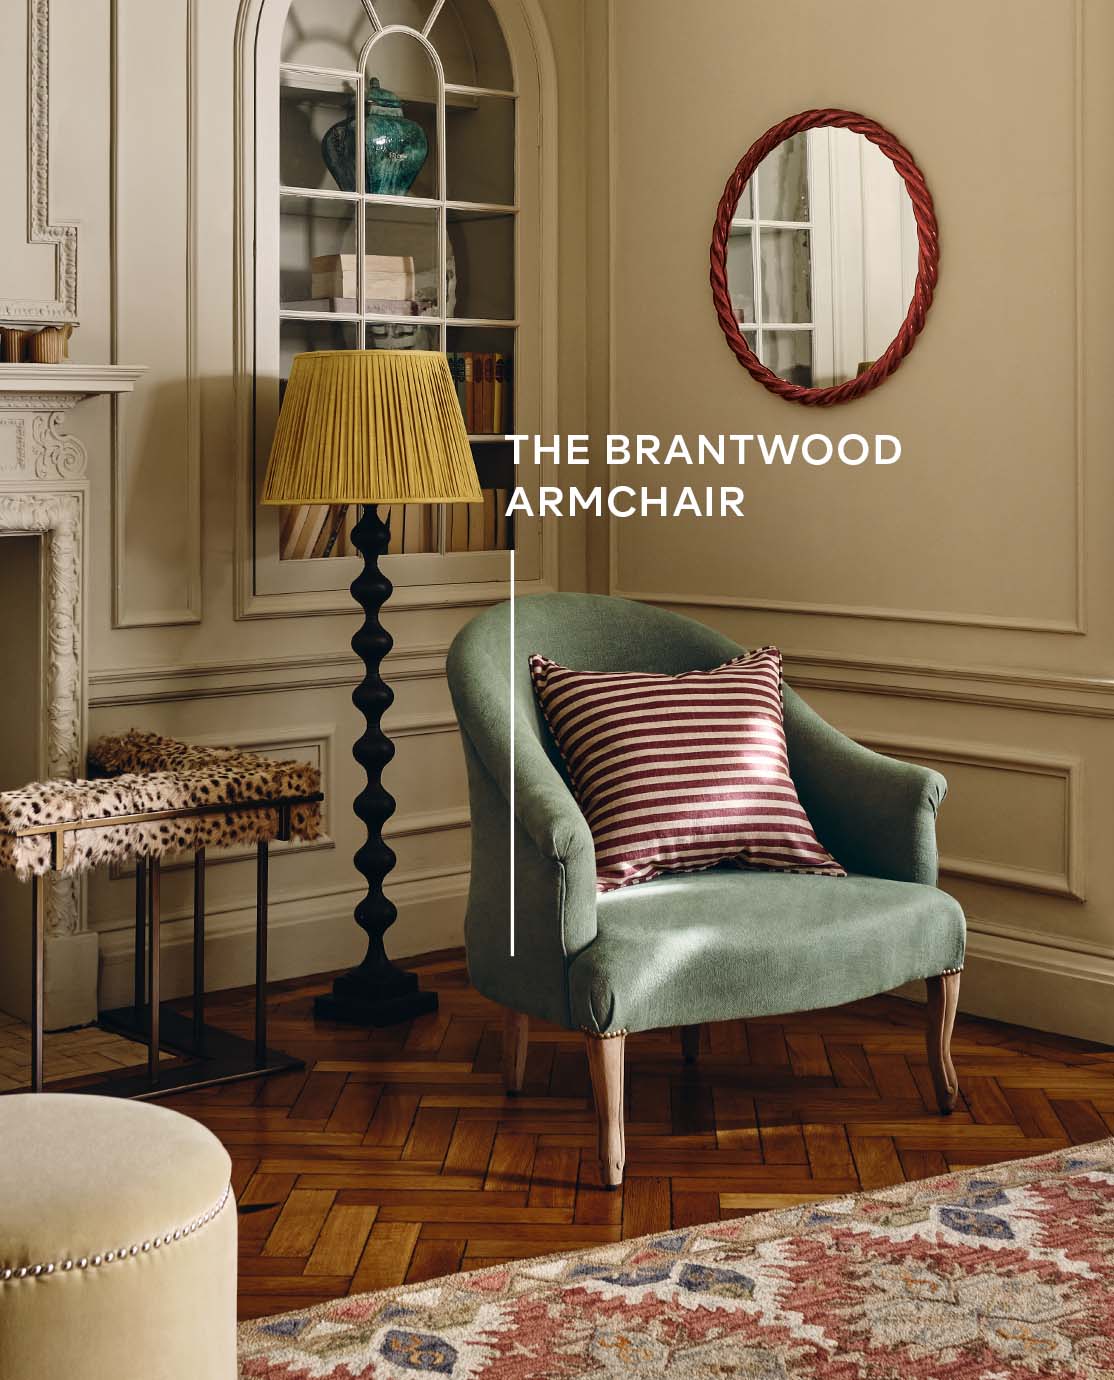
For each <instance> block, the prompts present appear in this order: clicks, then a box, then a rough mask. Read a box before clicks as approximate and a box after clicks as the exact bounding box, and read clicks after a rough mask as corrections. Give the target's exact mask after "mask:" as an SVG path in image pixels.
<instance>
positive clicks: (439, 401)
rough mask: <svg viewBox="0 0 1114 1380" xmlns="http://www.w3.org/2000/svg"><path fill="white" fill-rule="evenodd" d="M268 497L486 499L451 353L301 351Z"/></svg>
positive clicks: (275, 445) (266, 486)
mask: <svg viewBox="0 0 1114 1380" xmlns="http://www.w3.org/2000/svg"><path fill="white" fill-rule="evenodd" d="M263 502H264V503H482V502H483V494H482V492H481V490H480V481H479V477H478V476H477V474H476V465H475V462H474V461H473V459H472V449H471V447H470V446H469V444H468V433H467V432H466V431H465V428H464V419H463V417H462V416H461V413H460V403H459V402H458V400H457V395H456V388H455V386H454V384H453V378H452V374H451V373H450V372H449V362H448V360H447V359H446V358H445V356H444V355H443V354H438V353H436V352H434V351H432V350H318V351H315V352H314V353H312V354H304V355H295V356H294V363H293V366H292V367H291V370H290V381H289V382H288V383H287V385H286V395H285V397H284V398H283V401H282V410H281V411H280V413H279V419H278V425H277V427H276V428H275V439H274V441H273V442H272V445H271V458H270V460H269V462H268V464H267V477H266V479H265V480H264V481H263Z"/></svg>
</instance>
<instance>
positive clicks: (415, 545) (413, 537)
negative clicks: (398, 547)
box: [402, 503, 433, 556]
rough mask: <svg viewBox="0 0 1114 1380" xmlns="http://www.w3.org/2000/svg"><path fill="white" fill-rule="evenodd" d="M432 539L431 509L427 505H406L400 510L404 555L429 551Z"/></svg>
mask: <svg viewBox="0 0 1114 1380" xmlns="http://www.w3.org/2000/svg"><path fill="white" fill-rule="evenodd" d="M432 537H433V508H432V506H431V505H430V504H428V503H406V504H404V505H403V509H402V550H403V554H404V555H407V556H409V555H412V554H414V553H417V552H422V551H429V550H430V549H431V547H432Z"/></svg>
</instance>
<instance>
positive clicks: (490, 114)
mask: <svg viewBox="0 0 1114 1380" xmlns="http://www.w3.org/2000/svg"><path fill="white" fill-rule="evenodd" d="M501 7H502V8H506V0H491V2H489V0H289V3H288V2H287V0H262V9H261V18H260V21H259V39H260V41H259V43H258V44H257V48H256V59H255V74H254V75H255V90H254V97H255V99H254V106H255V125H254V130H253V146H254V193H255V194H254V214H253V225H252V235H253V242H254V254H253V263H254V369H253V383H254V398H253V406H252V417H251V425H252V433H253V434H252V451H253V453H254V485H253V491H252V498H251V509H252V514H251V519H252V561H251V566H252V577H251V590H250V591H249V592H250V594H251V595H252V596H253V597H254V598H256V599H258V598H259V597H262V598H263V599H264V601H266V602H268V603H269V602H270V596H291V598H294V597H295V596H299V595H300V596H303V600H302V601H301V602H302V603H303V606H304V607H305V608H306V609H307V610H309V609H313V608H320V609H325V608H327V607H328V606H329V599H328V597H327V596H328V593H329V592H330V591H337V590H342V589H345V588H346V587H347V585H348V583H349V582H350V580H351V579H352V576H353V574H354V572H355V569H356V568H357V566H358V561H357V559H356V557H355V553H354V551H353V549H352V547H351V545H350V541H349V533H350V530H351V526H352V523H353V521H354V520H355V513H354V512H351V513H349V512H345V511H343V510H341V509H335V510H329V509H324V508H307V509H277V510H273V509H267V508H262V507H260V506H259V505H258V504H257V503H256V502H255V493H256V492H257V490H258V485H259V482H260V480H261V477H262V473H263V470H264V468H265V465H266V458H267V452H268V450H269V447H270V440H271V435H272V433H273V429H274V422H275V418H276V416H277V413H278V407H279V404H280V401H281V396H282V390H283V387H284V384H285V380H286V378H287V376H288V374H289V369H290V363H291V360H292V359H293V357H294V355H295V354H298V353H299V352H301V351H305V350H321V349H330V350H332V349H359V348H363V349H408V348H414V349H439V350H443V351H445V352H446V353H447V354H448V356H449V361H450V365H451V367H452V369H453V373H454V376H455V377H456V378H457V386H458V393H459V395H460V399H461V406H462V410H463V411H464V413H465V418H466V421H467V424H468V430H469V433H470V435H471V437H472V446H473V454H474V456H475V458H476V465H477V469H478V471H479V475H480V482H481V484H482V486H483V488H484V492H485V500H486V501H485V504H484V507H483V509H482V510H481V509H480V508H479V506H478V505H458V506H447V507H442V508H429V507H425V508H421V507H418V506H413V507H408V508H405V509H396V510H393V511H392V512H391V514H390V516H391V525H392V545H391V553H392V557H393V559H391V558H388V564H387V566H386V569H387V573H388V574H389V576H390V578H391V580H392V581H393V582H394V583H395V585H396V586H397V587H399V592H400V596H401V599H402V602H404V603H405V602H414V601H417V600H416V599H415V597H414V596H416V594H417V591H414V596H412V598H411V600H407V598H406V591H407V588H408V587H414V586H442V587H445V586H466V587H469V588H471V587H475V586H477V585H482V584H491V583H492V582H497V581H500V580H505V579H506V578H507V574H508V558H507V555H506V552H507V551H508V550H509V549H510V548H511V547H512V545H513V546H515V547H516V548H517V550H518V551H519V553H520V557H519V572H520V574H522V575H524V576H525V577H526V578H530V577H531V575H533V576H536V575H537V574H538V573H539V571H538V567H539V559H540V553H539V549H538V543H539V534H538V533H537V531H536V525H535V524H525V523H520V524H519V525H518V530H517V531H516V530H515V528H514V524H513V522H512V521H509V520H507V519H506V518H504V516H503V511H504V509H505V506H506V499H507V496H508V494H509V491H510V490H511V489H512V488H513V487H514V484H515V473H514V467H513V463H512V455H511V447H510V444H509V443H508V442H507V441H506V440H505V439H504V438H505V436H506V434H507V433H511V432H515V431H519V432H522V431H525V432H534V431H537V430H539V429H540V423H541V420H542V417H541V408H540V400H541V396H542V392H543V389H542V386H541V380H540V355H541V349H540V330H539V324H540V319H541V297H542V290H541V254H540V230H541V222H540V191H541V189H540V181H541V173H540V163H539V160H538V159H537V157H532V158H529V159H527V158H525V157H524V156H523V151H524V150H531V151H534V150H537V148H538V146H539V144H540V125H541V121H540V85H539V79H538V71H537V66H536V64H535V63H531V62H526V63H524V62H522V61H521V58H520V55H519V54H518V53H516V52H514V51H513V49H512V46H511V44H510V43H509V42H508V34H507V32H505V30H504V26H503V24H502V23H501V20H500V17H499V15H498V14H497V9H499V8H501ZM279 9H282V10H283V11H284V12H283V14H282V15H281V17H280V16H279V15H278V13H277V12H278V10H279ZM272 11H273V12H272ZM280 19H281V22H280ZM358 112H363V119H362V120H361V119H360V118H359V117H358ZM361 127H363V130H364V136H365V137H364V138H361V137H360V131H361ZM524 565H525V567H526V568H525V569H524V568H523V566H524ZM463 593H464V596H465V597H466V596H467V593H468V589H465V590H464V591H463ZM477 593H478V591H477ZM282 602H283V603H289V602H290V600H289V599H283V600H282ZM294 602H295V603H298V602H299V601H298V600H297V599H296V598H294ZM333 602H334V603H335V605H336V606H337V607H344V606H345V601H343V600H334V601H333ZM275 611H276V612H278V611H280V609H279V608H276V609H275ZM292 611H295V610H294V609H293V608H292Z"/></svg>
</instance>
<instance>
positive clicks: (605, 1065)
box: [585, 1031, 627, 1188]
mask: <svg viewBox="0 0 1114 1380" xmlns="http://www.w3.org/2000/svg"><path fill="white" fill-rule="evenodd" d="M585 1038H586V1040H587V1042H588V1071H589V1072H590V1073H591V1075H592V1093H593V1095H594V1096H595V1099H596V1122H597V1128H598V1129H597V1143H598V1146H599V1156H600V1182H601V1183H603V1184H604V1185H605V1186H606V1187H607V1188H618V1187H619V1185H620V1184H621V1183H622V1182H623V1166H624V1165H625V1164H626V1162H627V1140H626V1131H625V1129H624V1126H623V1118H624V1108H623V1066H624V1063H625V1054H626V1046H627V1036H626V1031H620V1032H618V1033H617V1034H615V1035H591V1034H588V1033H587V1032H585Z"/></svg>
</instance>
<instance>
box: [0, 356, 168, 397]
mask: <svg viewBox="0 0 1114 1380" xmlns="http://www.w3.org/2000/svg"><path fill="white" fill-rule="evenodd" d="M143 373H144V369H143V368H142V367H138V368H137V367H134V366H132V365H130V364H0V393H41V394H43V396H44V397H46V396H50V395H52V394H58V393H61V394H65V395H68V394H71V393H77V394H80V395H81V396H82V397H83V398H89V397H93V396H94V395H95V394H97V393H130V392H131V391H132V389H133V388H134V387H135V385H136V381H137V380H138V379H139V378H140V377H141V376H142V374H143Z"/></svg>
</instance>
